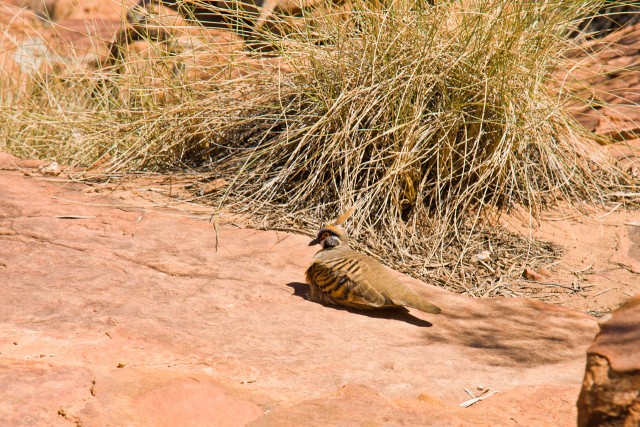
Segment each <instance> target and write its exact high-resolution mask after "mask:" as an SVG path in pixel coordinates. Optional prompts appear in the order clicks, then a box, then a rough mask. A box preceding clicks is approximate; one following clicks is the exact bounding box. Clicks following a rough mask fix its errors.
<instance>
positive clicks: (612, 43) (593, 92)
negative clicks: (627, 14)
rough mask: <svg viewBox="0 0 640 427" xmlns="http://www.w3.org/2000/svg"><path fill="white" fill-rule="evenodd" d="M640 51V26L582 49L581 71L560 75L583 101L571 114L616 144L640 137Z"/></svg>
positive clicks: (577, 57)
mask: <svg viewBox="0 0 640 427" xmlns="http://www.w3.org/2000/svg"><path fill="white" fill-rule="evenodd" d="M639 49H640V24H635V25H630V26H629V27H627V28H625V29H622V30H620V31H615V32H613V33H611V34H609V35H608V36H606V37H604V38H602V39H599V40H595V41H591V42H589V43H585V44H584V45H582V46H581V47H580V49H577V50H576V51H575V52H574V54H573V58H572V59H573V60H575V62H576V64H578V65H577V67H576V68H572V69H571V71H570V72H568V71H564V72H561V73H559V75H560V78H561V79H566V81H568V82H570V86H569V87H573V92H574V93H575V94H576V95H577V96H578V97H579V98H580V99H579V100H576V101H575V102H574V103H572V105H571V112H572V114H573V116H574V117H575V118H576V119H577V120H578V121H579V122H580V123H582V124H583V125H584V126H585V127H586V128H587V129H589V130H592V131H594V132H596V133H598V134H600V135H602V136H604V137H606V138H611V139H613V140H615V141H621V140H627V139H634V138H638V137H640V91H638V89H637V88H638V87H639V86H640V71H639V70H638V64H640V56H639V55H638V50H639ZM563 75H564V77H563ZM593 101H596V102H595V103H593ZM603 102H604V103H605V104H604V106H602V103H603ZM590 103H592V104H594V105H593V106H591V105H589V104H590Z"/></svg>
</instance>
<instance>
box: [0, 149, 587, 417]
mask: <svg viewBox="0 0 640 427" xmlns="http://www.w3.org/2000/svg"><path fill="white" fill-rule="evenodd" d="M34 167H37V163H36V164H33V162H32V163H25V162H22V161H19V160H18V159H16V158H14V157H11V156H8V155H0V189H2V191H0V289H2V298H1V299H0V313H1V315H0V336H2V337H3V340H1V341H0V367H1V368H0V383H1V384H3V387H0V424H3V425H12V426H21V425H25V426H27V425H28V426H33V425H57V424H60V425H66V424H67V423H68V422H70V421H71V422H79V423H82V425H88V426H91V425H109V424H111V425H123V424H127V425H158V424H161V423H162V422H163V420H165V421H164V422H166V423H167V425H169V424H173V425H175V424H176V423H180V424H182V425H187V424H189V423H192V425H224V423H223V420H222V418H224V420H225V421H226V422H227V423H228V425H242V424H244V423H246V422H249V421H251V420H254V421H255V422H256V423H259V424H262V425H283V424H286V420H287V419H290V420H293V422H296V421H299V420H304V424H305V425H320V424H323V425H326V424H327V423H334V424H340V423H343V424H344V423H347V422H351V421H353V420H357V421H359V422H363V423H366V422H367V421H368V420H371V422H374V423H375V422H377V423H379V424H390V425H393V424H400V423H403V422H404V423H409V424H422V425H492V426H500V425H513V423H514V422H515V423H520V424H523V425H549V426H570V425H575V417H576V408H575V404H574V402H575V399H576V396H577V395H578V392H579V387H580V379H581V376H582V372H583V366H584V365H583V360H584V359H583V355H584V352H585V351H586V347H587V346H588V345H589V344H590V342H591V340H592V338H593V336H594V334H595V333H596V331H597V324H596V322H595V321H594V320H593V318H591V317H590V316H587V315H585V314H582V313H580V312H576V311H572V310H568V309H563V308H559V307H554V306H551V305H547V304H543V303H540V302H533V301H528V300H524V299H470V298H468V297H465V296H462V295H457V294H451V293H449V292H446V291H444V290H442V289H439V288H436V287H433V286H430V285H427V284H424V283H422V282H420V281H417V280H413V279H410V278H406V277H405V278H404V280H406V282H407V283H408V284H410V285H412V286H413V287H414V288H415V289H416V290H417V291H418V292H420V293H422V294H424V295H425V296H426V297H428V298H429V299H430V300H431V301H433V302H434V303H436V304H438V305H439V306H441V307H442V308H443V314H440V315H426V314H424V313H420V312H417V311H411V312H410V313H409V314H401V313H396V314H388V313H381V314H376V313H368V314H367V313H360V312H352V311H349V310H343V309H336V308H331V307H324V306H322V305H320V304H316V303H312V302H310V301H308V300H306V299H304V298H302V296H303V295H304V293H305V291H306V289H307V287H306V285H304V284H303V283H301V282H302V281H303V277H304V271H305V269H306V267H307V266H308V264H309V262H310V261H311V257H312V256H313V254H314V252H315V251H314V249H313V248H310V247H308V246H307V244H308V239H309V238H308V237H307V236H299V235H293V234H289V233H282V232H275V231H257V230H251V229H241V228H236V227H232V226H229V225H226V226H225V225H224V224H222V225H221V226H220V227H219V245H218V249H217V250H216V242H215V240H216V239H215V231H214V229H213V227H212V226H211V224H210V223H209V222H207V221H206V220H204V221H203V220H198V219H193V218H191V217H192V216H194V215H193V214H190V213H189V212H188V211H184V210H182V211H181V210H178V209H171V208H159V207H158V205H157V204H152V203H150V202H149V201H147V200H144V199H140V198H136V197H134V196H133V195H132V194H131V193H130V192H118V191H117V190H116V191H114V192H111V193H110V192H86V191H83V189H85V188H86V186H84V185H81V184H78V183H73V182H66V181H60V180H59V178H57V177H56V178H53V179H52V178H48V177H44V176H42V175H39V174H38V173H37V172H36V169H30V168H34ZM30 171H31V172H30ZM27 173H30V174H32V175H33V177H29V176H27V175H26V174H27ZM169 202H170V200H169ZM205 217H206V218H205V219H208V218H209V215H205ZM223 222H224V221H223ZM14 343H15V344H14ZM118 366H123V367H121V368H118ZM343 386H347V388H346V389H343V388H342V387H343ZM478 386H483V387H485V388H489V389H491V390H499V391H500V392H499V393H497V394H495V395H493V396H491V397H489V398H488V399H486V400H483V401H481V402H478V403H476V404H475V405H473V406H471V407H469V408H466V409H464V408H460V407H459V406H458V404H460V403H461V402H463V401H465V400H468V399H469V396H468V395H467V393H465V392H464V389H465V388H470V389H473V390H476V387H478ZM345 390H346V391H345ZM336 393H337V394H336ZM340 393H342V394H340ZM419 396H422V397H421V398H420V399H418V397H419ZM425 396H427V397H425ZM352 411H353V413H352ZM264 414H266V416H265V415H264ZM305 414H306V415H305ZM289 417H290V418H289ZM289 425H292V424H289Z"/></svg>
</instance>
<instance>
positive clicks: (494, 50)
mask: <svg viewBox="0 0 640 427" xmlns="http://www.w3.org/2000/svg"><path fill="white" fill-rule="evenodd" d="M598 4H599V2H567V1H544V2H512V1H507V0H475V1H472V0H469V1H463V0H460V1H442V2H436V5H434V6H432V5H428V4H426V2H421V1H411V0H397V1H388V2H383V3H381V2H365V1H359V0H356V1H355V2H354V3H353V5H352V8H351V9H352V10H351V11H350V12H349V13H346V12H342V13H339V14H338V13H336V14H325V15H323V16H320V17H319V16H317V15H314V16H313V19H312V23H313V27H312V29H310V30H307V28H310V27H308V26H304V25H303V26H302V27H300V25H299V21H298V22H297V24H296V25H295V26H293V27H292V28H304V30H303V31H299V32H293V33H292V32H291V31H289V32H288V33H285V34H286V35H284V36H282V35H280V36H275V35H272V36H271V37H268V36H267V35H265V34H263V36H265V37H266V40H267V41H268V44H270V47H271V48H272V49H273V50H272V52H271V53H270V56H269V57H264V58H262V57H259V56H257V55H254V56H249V55H247V56H246V57H243V58H240V59H238V57H237V56H236V57H235V59H234V61H231V62H228V63H227V64H228V65H227V66H222V67H220V71H219V73H218V74H216V75H215V76H211V75H210V78H208V79H207V80H206V81H203V80H198V81H197V82H196V81H194V80H192V79H191V78H190V77H189V76H193V75H194V73H193V70H194V69H196V70H198V69H199V70H200V71H203V72H205V71H206V70H207V67H209V65H207V64H204V65H203V64H200V65H198V64H199V63H198V61H197V60H194V59H193V58H196V57H197V55H196V54H197V53H198V52H200V53H201V52H202V50H203V49H204V50H205V52H206V48H207V45H206V44H205V45H203V44H200V45H198V46H197V47H193V48H189V49H186V50H184V51H182V52H180V53H179V54H175V53H174V54H171V55H164V56H163V54H162V52H160V54H155V55H151V56H149V58H151V57H153V59H152V60H151V59H150V60H148V62H144V59H140V58H142V57H141V56H140V55H137V58H138V61H143V62H142V64H148V67H149V68H148V70H150V71H149V73H150V74H149V75H147V76H146V77H145V78H140V76H139V75H137V74H131V73H127V71H126V70H135V69H139V67H137V66H132V65H131V64H126V63H125V64H124V66H123V67H120V70H119V73H116V72H115V71H114V69H109V68H104V69H99V70H96V71H91V72H86V74H85V75H84V76H83V80H81V81H82V83H78V81H79V80H78V79H77V78H75V80H74V79H57V80H56V79H53V80H52V79H48V80H46V81H42V82H41V83H40V84H39V85H36V87H35V88H34V91H33V92H32V94H31V96H30V97H28V98H22V99H17V100H15V99H14V100H12V102H11V103H10V104H5V105H3V106H2V107H1V109H0V126H2V128H3V130H2V131H0V136H1V137H2V141H4V147H5V149H6V148H9V149H12V150H13V151H21V152H23V153H26V154H28V155H33V154H38V155H40V156H48V157H54V158H56V159H57V160H59V161H67V162H68V161H69V159H73V160H75V161H76V162H78V163H84V164H90V163H91V162H93V161H95V160H96V159H98V158H100V157H103V156H107V155H108V156H109V158H110V159H112V166H111V170H112V171H115V170H134V169H146V170H156V171H157V170H168V169H172V168H176V167H189V168H195V169H197V170H200V171H203V172H204V171H209V172H208V175H207V176H209V177H210V178H218V177H224V178H226V179H227V181H229V182H230V185H229V186H227V187H225V188H224V190H221V191H220V192H219V193H218V194H216V196H215V202H216V203H219V204H220V205H224V206H226V207H228V208H231V209H236V210H244V211H249V212H252V213H254V214H260V215H263V218H266V219H267V223H268V224H270V225H272V226H278V225H282V224H287V226H292V227H297V228H300V227H309V228H313V227H314V226H316V225H317V224H318V223H319V222H320V220H321V219H327V218H331V217H334V215H335V214H336V212H339V211H342V210H343V209H346V208H347V207H349V206H356V207H357V208H358V211H357V214H356V215H355V217H356V220H355V221H354V224H352V226H351V227H350V228H351V230H352V232H353V234H354V235H355V236H356V240H358V241H360V242H363V243H366V246H368V247H369V248H373V249H375V252H376V254H377V255H379V256H380V257H382V258H383V259H384V260H385V261H386V262H387V263H390V264H392V265H394V266H395V267H396V268H399V269H401V270H403V271H408V272H409V273H411V274H414V275H417V276H421V277H424V276H426V275H429V274H431V273H433V271H434V270H433V269H434V268H436V269H437V268H439V269H441V268H443V267H444V268H445V270H446V271H445V272H441V271H439V270H438V274H441V273H442V274H446V275H451V274H452V272H455V271H457V268H458V267H457V265H458V262H459V261H460V260H463V259H467V258H468V257H467V256H466V255H465V253H466V251H476V250H481V249H488V248H495V247H500V245H506V246H509V247H517V248H519V249H521V250H522V251H526V252H528V253H529V255H528V256H524V257H517V258H518V259H520V261H518V263H519V264H517V263H516V264H514V265H513V266H512V268H511V270H514V271H521V267H522V265H525V264H527V263H528V262H530V260H531V258H535V257H538V258H539V259H540V260H548V256H549V253H550V250H551V248H548V247H547V248H542V247H538V246H535V245H533V246H532V245H531V242H527V241H526V239H515V240H514V238H513V236H511V235H509V234H508V233H507V232H506V231H500V232H499V233H496V232H495V229H493V228H491V227H492V226H493V225H495V221H494V219H495V214H496V213H497V212H500V211H501V210H503V209H508V208H510V207H514V206H524V207H525V208H526V209H528V210H529V211H530V212H531V213H532V214H534V215H536V214H537V213H538V212H539V211H540V210H541V209H542V208H543V207H544V206H545V205H547V204H548V203H554V202H557V201H559V200H563V201H569V202H570V203H574V204H575V203H583V202H587V203H599V202H601V201H602V200H603V195H604V194H605V193H606V192H608V191H609V190H610V189H612V188H615V189H620V188H623V187H625V188H626V187H628V186H632V185H633V183H632V182H631V181H630V178H629V177H628V176H626V175H625V174H624V173H622V172H621V171H619V170H617V169H616V168H614V167H612V166H611V165H610V164H609V163H608V161H607V159H606V158H605V157H604V156H602V155H600V154H598V153H597V152H596V151H595V150H594V148H593V146H592V145H591V142H590V136H589V135H588V134H587V132H586V131H584V130H583V129H582V128H581V127H580V126H579V125H577V124H576V123H575V122H574V121H573V120H572V119H570V118H569V117H568V115H567V114H566V113H565V112H564V110H563V108H562V105H563V102H564V101H565V99H564V98H563V96H561V94H562V93H563V92H562V88H558V87H553V86H552V85H550V83H549V82H550V80H551V79H550V77H551V73H552V72H553V70H554V69H556V68H558V67H560V66H565V65H563V64H562V61H563V60H564V59H563V53H564V52H565V51H566V49H568V48H570V47H572V42H571V41H570V40H569V39H568V38H567V35H568V34H570V33H571V32H572V31H574V30H575V28H576V24H577V21H576V19H577V18H579V17H582V16H584V15H585V14H587V13H588V12H589V11H590V10H591V9H592V8H595V7H597V5H598ZM302 19H305V18H304V17H303V18H302ZM263 47H264V46H263ZM160 49H161V48H160ZM216 49H217V50H216ZM219 52H220V47H219V46H218V47H216V48H215V49H214V48H211V50H210V54H211V55H218V54H219ZM275 53H277V54H279V55H281V58H282V59H274V58H273V55H274V54H275ZM163 57H167V59H166V60H163V59H162V58H163ZM189 58H191V62H189V61H188V60H189ZM177 60H178V61H179V60H182V61H183V62H182V64H184V63H188V64H190V67H191V68H187V69H186V71H185V68H184V67H182V68H181V67H176V66H175V63H176V61H177ZM125 61H126V59H125ZM185 61H186V62H185ZM139 64H140V63H137V65H139ZM198 67H200V68H198ZM123 70H124V71H123ZM238 70H241V71H238ZM196 74H197V73H196ZM214 77H215V78H214ZM72 82H76V83H72ZM150 82H151V83H150ZM9 124H10V125H9ZM0 146H1V145H0ZM307 231H310V230H307ZM500 236H502V237H503V239H502V240H501V237H500ZM503 249H504V248H503ZM461 277H462V279H461V280H462V282H464V281H465V280H467V279H466V277H467V276H466V275H465V273H464V272H463V273H462V275H461ZM460 286H462V288H465V287H466V285H464V284H463V285H460ZM456 289H458V290H463V289H460V288H456ZM467 291H468V289H467Z"/></svg>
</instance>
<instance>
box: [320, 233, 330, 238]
mask: <svg viewBox="0 0 640 427" xmlns="http://www.w3.org/2000/svg"><path fill="white" fill-rule="evenodd" d="M327 237H329V233H327V232H326V231H325V232H324V233H322V236H320V240H324V239H326V238H327Z"/></svg>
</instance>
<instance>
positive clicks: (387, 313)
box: [287, 282, 433, 328]
mask: <svg viewBox="0 0 640 427" xmlns="http://www.w3.org/2000/svg"><path fill="white" fill-rule="evenodd" d="M287 286H289V287H290V288H292V289H293V295H295V296H297V297H300V298H303V299H308V298H307V296H308V295H309V285H308V284H306V283H300V282H291V283H287ZM323 305H324V306H325V307H327V308H332V309H334V310H344V311H348V312H351V313H355V314H359V315H361V316H367V317H373V318H375V319H391V320H399V321H401V322H406V323H409V324H411V325H414V326H419V327H421V328H429V327H431V326H433V324H432V323H431V322H427V321H426V320H423V319H420V318H419V317H415V316H414V315H412V314H411V313H410V312H409V310H407V309H406V308H404V307H398V308H391V309H384V310H358V309H355V308H351V307H344V306H336V305H326V304H323Z"/></svg>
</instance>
